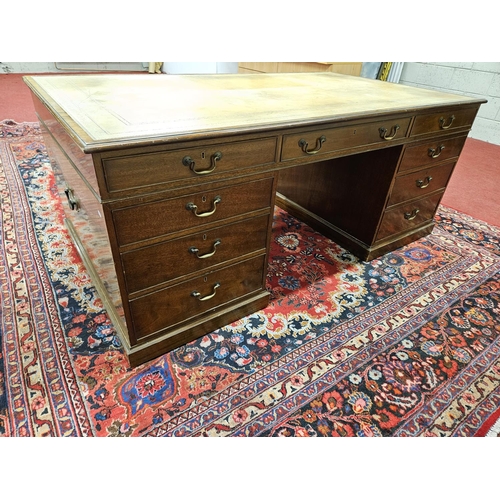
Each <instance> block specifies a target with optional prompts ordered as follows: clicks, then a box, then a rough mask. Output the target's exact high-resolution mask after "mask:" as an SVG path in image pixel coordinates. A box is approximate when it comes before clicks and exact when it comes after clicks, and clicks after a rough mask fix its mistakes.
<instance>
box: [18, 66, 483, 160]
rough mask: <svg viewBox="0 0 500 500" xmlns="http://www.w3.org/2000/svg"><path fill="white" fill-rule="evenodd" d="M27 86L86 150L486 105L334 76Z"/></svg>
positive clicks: (88, 79)
mask: <svg viewBox="0 0 500 500" xmlns="http://www.w3.org/2000/svg"><path fill="white" fill-rule="evenodd" d="M24 81H25V83H26V84H27V85H28V86H29V87H30V89H31V90H32V91H33V93H34V94H35V95H37V96H38V98H39V99H40V100H41V101H42V102H43V103H44V104H45V105H46V106H47V107H48V108H49V109H50V110H51V111H52V113H53V114H54V115H55V117H56V118H57V120H58V121H59V122H60V123H61V124H62V125H63V126H64V127H65V128H66V130H67V131H68V132H69V133H70V135H71V136H72V137H74V138H75V140H76V141H77V143H78V144H79V146H80V147H81V148H82V150H83V151H85V152H94V151H99V150H104V149H110V148H117V147H125V146H126V145H129V144H130V145H150V144H158V143H162V142H169V141H175V140H179V139H192V138H210V137H218V136H221V135H227V134H235V133H245V132H255V131H260V130H263V131H264V130H274V129H283V128H287V127H292V126H299V125H308V124H321V123H335V122H339V121H340V122H342V121H345V120H348V119H354V118H360V117H379V116H383V115H389V114H392V113H401V112H416V111H419V110H425V109H432V108H438V107H444V106H449V105H460V104H473V103H481V102H485V101H484V100H480V99H473V98H469V97H466V96H461V95H455V94H447V93H441V92H436V91H431V90H426V89H421V88H416V87H409V86H405V85H401V84H393V83H388V82H382V81H378V80H371V79H366V78H361V77H353V76H346V75H340V74H335V73H280V74H256V75H248V74H217V75H165V74H162V75H158V74H138V75H96V74H91V75H69V76H68V75H50V76H27V77H24Z"/></svg>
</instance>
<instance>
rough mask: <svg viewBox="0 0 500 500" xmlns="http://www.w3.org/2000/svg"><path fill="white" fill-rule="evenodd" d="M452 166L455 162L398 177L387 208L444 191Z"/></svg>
mask: <svg viewBox="0 0 500 500" xmlns="http://www.w3.org/2000/svg"><path fill="white" fill-rule="evenodd" d="M454 166H455V162H454V161H452V162H449V163H444V164H441V165H439V166H437V167H430V168H426V169H424V170H418V171H417V172H412V173H409V174H405V175H400V176H398V177H397V178H396V182H395V183H394V187H393V188H392V192H391V197H390V198H389V203H388V206H392V205H396V204H398V203H402V202H404V201H406V200H411V199H413V198H418V197H419V196H422V195H423V194H425V193H426V192H431V191H436V190H438V189H444V188H445V187H446V184H447V183H448V179H449V178H450V175H451V173H452V172H453V167H454Z"/></svg>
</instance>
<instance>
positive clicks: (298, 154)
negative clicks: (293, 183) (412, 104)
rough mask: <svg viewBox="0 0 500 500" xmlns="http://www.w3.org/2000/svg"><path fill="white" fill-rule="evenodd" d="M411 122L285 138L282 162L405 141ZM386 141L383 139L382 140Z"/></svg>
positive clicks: (394, 121)
mask: <svg viewBox="0 0 500 500" xmlns="http://www.w3.org/2000/svg"><path fill="white" fill-rule="evenodd" d="M409 125H410V118H393V119H391V120H384V121H380V122H372V123H364V124H361V125H353V126H350V127H337V128H331V129H319V130H318V129H316V130H312V131H307V132H302V133H299V134H290V135H285V136H284V138H283V147H282V150H281V160H282V161H285V160H292V159H295V158H303V157H308V156H314V155H319V156H321V155H324V154H327V153H330V152H332V151H333V152H336V151H341V150H343V149H349V148H356V147H361V146H367V145H373V144H381V143H386V142H388V141H391V140H397V139H402V138H404V137H406V134H407V132H408V127H409ZM384 137H385V138H384Z"/></svg>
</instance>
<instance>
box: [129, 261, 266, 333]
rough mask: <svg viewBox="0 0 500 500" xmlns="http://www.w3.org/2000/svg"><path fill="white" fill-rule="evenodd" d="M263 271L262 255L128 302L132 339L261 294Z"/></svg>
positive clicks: (264, 263)
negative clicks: (254, 293)
mask: <svg viewBox="0 0 500 500" xmlns="http://www.w3.org/2000/svg"><path fill="white" fill-rule="evenodd" d="M266 269H267V260H266V256H265V255H262V256H260V257H255V258H253V259H250V260H246V261H244V262H241V263H239V264H235V265H232V266H229V267H225V268H223V269H219V270H216V271H214V272H211V273H207V274H206V275H204V276H201V277H199V278H195V279H192V280H188V281H185V282H183V283H181V284H179V285H175V286H172V287H169V288H166V289H164V290H161V291H159V292H156V293H152V294H149V295H145V296H142V297H140V298H138V299H135V300H132V301H130V310H131V312H132V322H133V324H134V331H135V334H136V338H137V339H141V338H144V337H146V336H148V335H152V334H154V333H156V332H160V331H162V330H165V329H167V328H170V327H174V326H175V325H177V324H179V323H181V322H183V321H186V320H187V319H188V320H192V319H194V318H197V317H198V316H200V315H202V314H204V313H206V312H208V311H210V312H213V311H215V310H216V309H217V308H219V307H222V306H223V305H225V304H227V303H230V302H233V301H235V300H238V299H241V298H242V297H244V296H245V295H248V294H250V293H252V292H255V291H257V290H261V289H262V288H263V286H264V279H265V275H266Z"/></svg>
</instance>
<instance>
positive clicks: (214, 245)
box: [189, 240, 222, 259]
mask: <svg viewBox="0 0 500 500" xmlns="http://www.w3.org/2000/svg"><path fill="white" fill-rule="evenodd" d="M221 243H222V242H221V240H215V241H214V244H213V246H212V251H211V252H210V253H205V254H203V255H199V254H198V252H199V250H198V249H197V248H196V247H190V248H189V252H190V253H193V254H194V255H196V257H198V259H207V258H208V257H212V255H214V254H215V252H216V251H217V247H218V246H219V245H220V244H221Z"/></svg>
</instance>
